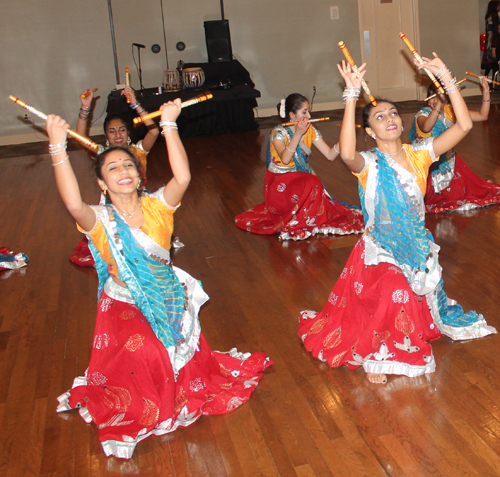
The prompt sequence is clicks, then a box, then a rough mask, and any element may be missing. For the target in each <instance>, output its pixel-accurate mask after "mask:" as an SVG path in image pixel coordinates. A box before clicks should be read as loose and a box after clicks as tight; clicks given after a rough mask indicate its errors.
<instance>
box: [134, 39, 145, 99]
mask: <svg viewBox="0 0 500 477" xmlns="http://www.w3.org/2000/svg"><path fill="white" fill-rule="evenodd" d="M133 46H137V45H133ZM137 56H138V58H139V85H140V87H141V91H142V90H143V89H144V86H143V84H142V68H141V48H140V47H138V46H137Z"/></svg>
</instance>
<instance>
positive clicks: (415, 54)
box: [399, 32, 444, 94]
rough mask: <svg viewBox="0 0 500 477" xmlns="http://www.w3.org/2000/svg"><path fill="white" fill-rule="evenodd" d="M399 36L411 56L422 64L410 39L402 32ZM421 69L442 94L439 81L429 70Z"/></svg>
mask: <svg viewBox="0 0 500 477" xmlns="http://www.w3.org/2000/svg"><path fill="white" fill-rule="evenodd" d="M399 36H400V38H401V39H402V40H403V42H404V44H405V45H406V46H407V47H408V49H409V50H410V53H411V54H412V55H413V57H414V58H415V59H416V60H417V61H418V62H419V63H420V64H421V65H422V64H423V63H424V60H422V57H421V56H420V55H419V54H418V53H417V50H415V48H414V47H413V45H412V44H411V43H410V40H408V38H406V35H405V34H404V33H403V32H401V33H400V34H399ZM422 69H423V70H424V71H425V72H426V73H427V76H428V77H429V78H430V79H431V81H432V82H433V83H434V86H435V87H436V89H437V90H438V92H439V93H441V94H444V89H443V87H442V86H441V83H440V82H439V81H438V80H437V79H436V77H435V76H434V75H433V74H432V71H429V70H428V69H427V68H422Z"/></svg>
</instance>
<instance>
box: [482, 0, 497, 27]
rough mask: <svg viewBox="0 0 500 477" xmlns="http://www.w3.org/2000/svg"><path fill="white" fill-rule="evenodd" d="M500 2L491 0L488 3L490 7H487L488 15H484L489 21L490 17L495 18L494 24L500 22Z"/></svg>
mask: <svg viewBox="0 0 500 477" xmlns="http://www.w3.org/2000/svg"><path fill="white" fill-rule="evenodd" d="M499 3H500V2H499V1H498V0H491V1H490V2H489V3H488V7H487V9H486V15H485V16H484V19H485V20H486V21H488V18H491V19H492V20H493V23H494V24H496V25H497V24H498V4H499Z"/></svg>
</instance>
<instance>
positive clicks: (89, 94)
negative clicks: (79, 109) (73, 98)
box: [80, 89, 94, 109]
mask: <svg viewBox="0 0 500 477" xmlns="http://www.w3.org/2000/svg"><path fill="white" fill-rule="evenodd" d="M82 96H85V97H84V98H82ZM92 99H94V92H93V91H92V90H91V89H86V90H85V91H82V93H81V94H80V102H81V103H82V106H84V107H85V108H87V109H90V105H91V104H92Z"/></svg>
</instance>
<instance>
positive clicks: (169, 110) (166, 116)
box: [160, 98, 181, 121]
mask: <svg viewBox="0 0 500 477" xmlns="http://www.w3.org/2000/svg"><path fill="white" fill-rule="evenodd" d="M160 111H161V120H162V121H175V120H177V117H178V116H179V114H180V113H181V100H180V98H177V99H174V100H173V101H169V102H168V103H164V104H162V105H161V106H160Z"/></svg>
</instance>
